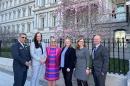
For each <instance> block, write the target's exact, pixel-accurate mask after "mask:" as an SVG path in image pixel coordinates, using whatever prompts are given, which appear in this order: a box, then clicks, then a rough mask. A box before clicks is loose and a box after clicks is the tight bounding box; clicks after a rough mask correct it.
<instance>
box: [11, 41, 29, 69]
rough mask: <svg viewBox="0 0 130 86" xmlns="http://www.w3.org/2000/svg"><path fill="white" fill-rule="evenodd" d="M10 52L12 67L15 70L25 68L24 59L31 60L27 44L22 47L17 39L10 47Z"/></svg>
mask: <svg viewBox="0 0 130 86" xmlns="http://www.w3.org/2000/svg"><path fill="white" fill-rule="evenodd" d="M11 54H12V57H13V67H14V69H16V70H18V71H19V70H27V69H28V67H27V66H26V65H25V62H26V61H30V60H31V56H30V50H29V46H27V45H25V47H23V46H22V45H21V44H20V43H19V42H18V41H16V43H15V44H13V45H12V47H11Z"/></svg>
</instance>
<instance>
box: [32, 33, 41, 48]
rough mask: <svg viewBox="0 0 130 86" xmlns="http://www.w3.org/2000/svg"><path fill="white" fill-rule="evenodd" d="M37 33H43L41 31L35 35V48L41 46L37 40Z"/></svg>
mask: <svg viewBox="0 0 130 86" xmlns="http://www.w3.org/2000/svg"><path fill="white" fill-rule="evenodd" d="M37 34H41V33H40V32H37V33H36V34H35V35H34V44H35V48H39V47H40V45H39V43H38V41H37ZM41 41H42V34H41Z"/></svg>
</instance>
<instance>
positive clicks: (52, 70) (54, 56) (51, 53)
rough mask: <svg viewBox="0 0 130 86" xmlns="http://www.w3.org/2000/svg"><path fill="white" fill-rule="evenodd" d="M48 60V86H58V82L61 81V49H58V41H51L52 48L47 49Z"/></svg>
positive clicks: (46, 72)
mask: <svg viewBox="0 0 130 86" xmlns="http://www.w3.org/2000/svg"><path fill="white" fill-rule="evenodd" d="M46 52H47V60H46V71H45V79H46V80H48V86H56V80H58V79H59V69H60V68H59V65H60V53H61V48H59V47H57V42H56V39H54V38H53V39H51V42H50V47H47V48H46Z"/></svg>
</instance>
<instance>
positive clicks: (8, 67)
mask: <svg viewBox="0 0 130 86" xmlns="http://www.w3.org/2000/svg"><path fill="white" fill-rule="evenodd" d="M43 71H44V70H42V71H41V72H42V73H43ZM30 78H31V69H30V70H29V72H28V78H27V81H26V85H25V86H30ZM6 81H9V82H8V83H5V82H6ZM13 82H14V81H13V72H12V59H8V58H0V86H12V85H13ZM39 83H40V86H47V81H46V80H44V79H43V74H41V79H40V82H39ZM57 86H65V85H64V80H63V76H62V73H60V79H59V80H58V81H57ZM73 86H77V85H76V80H75V78H74V77H73ZM89 86H94V85H93V79H92V76H90V79H89Z"/></svg>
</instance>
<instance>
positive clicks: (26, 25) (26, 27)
mask: <svg viewBox="0 0 130 86" xmlns="http://www.w3.org/2000/svg"><path fill="white" fill-rule="evenodd" d="M27 29H28V24H27V23H25V29H24V32H25V33H27Z"/></svg>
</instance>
